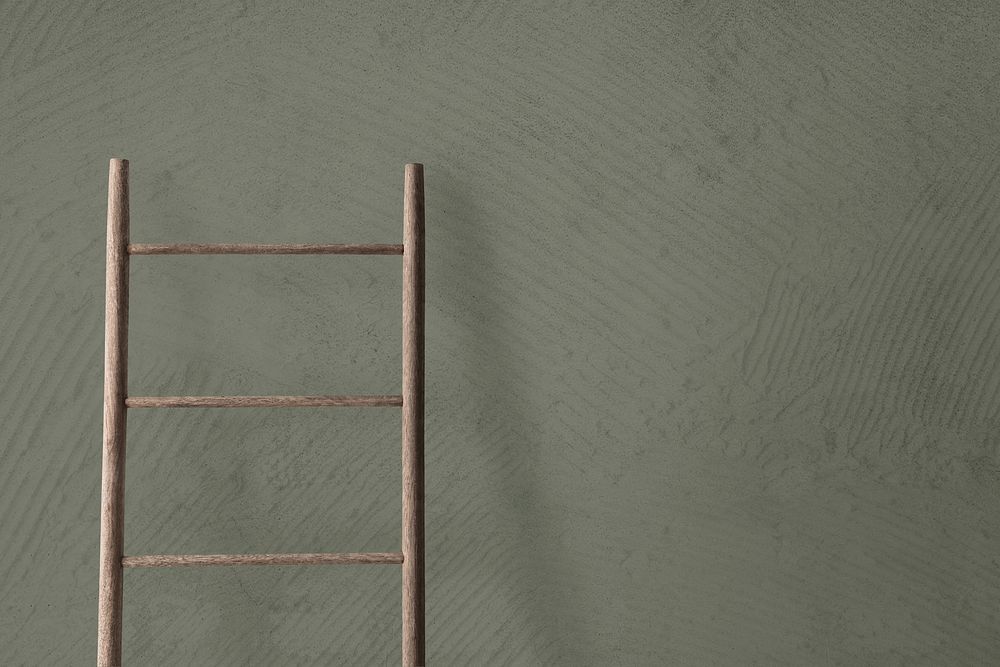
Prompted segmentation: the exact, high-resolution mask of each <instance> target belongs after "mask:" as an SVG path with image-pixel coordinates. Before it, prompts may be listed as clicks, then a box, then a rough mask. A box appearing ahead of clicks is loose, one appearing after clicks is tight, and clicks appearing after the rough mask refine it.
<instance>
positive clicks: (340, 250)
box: [128, 243, 403, 255]
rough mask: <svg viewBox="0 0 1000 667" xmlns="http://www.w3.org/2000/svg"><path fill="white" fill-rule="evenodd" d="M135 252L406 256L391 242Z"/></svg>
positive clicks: (136, 250)
mask: <svg viewBox="0 0 1000 667" xmlns="http://www.w3.org/2000/svg"><path fill="white" fill-rule="evenodd" d="M128 251H129V254H131V255H402V254H403V246H402V245H400V244H390V243H284V244H280V243H279V244H275V243H132V244H129V246H128Z"/></svg>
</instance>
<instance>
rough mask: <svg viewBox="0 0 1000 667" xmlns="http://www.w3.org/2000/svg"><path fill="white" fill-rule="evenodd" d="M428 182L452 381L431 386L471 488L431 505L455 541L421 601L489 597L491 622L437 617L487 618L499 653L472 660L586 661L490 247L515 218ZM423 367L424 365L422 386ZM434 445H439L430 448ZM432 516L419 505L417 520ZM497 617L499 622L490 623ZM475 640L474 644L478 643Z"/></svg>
mask: <svg viewBox="0 0 1000 667" xmlns="http://www.w3.org/2000/svg"><path fill="white" fill-rule="evenodd" d="M428 176H429V178H428V180H427V183H428V197H427V201H428V208H429V209H430V211H429V213H428V243H427V247H428V296H429V299H428V300H429V303H430V304H433V303H434V302H438V303H439V304H440V305H439V306H437V309H438V310H439V312H442V313H444V315H445V318H446V319H447V320H450V323H449V324H448V326H449V327H451V328H452V330H451V331H443V330H442V333H444V335H445V337H446V339H450V340H452V341H453V342H452V347H450V349H449V350H448V355H449V357H450V361H447V364H448V365H447V367H448V368H450V369H451V371H452V373H454V378H453V379H449V381H447V382H438V383H436V386H437V387H452V388H453V390H452V391H453V392H454V393H453V394H452V395H450V396H447V397H446V396H440V397H438V399H437V400H436V401H435V402H436V403H438V405H440V406H441V408H442V409H444V407H445V406H447V408H448V411H450V412H451V414H453V415H455V417H454V418H457V419H458V420H459V422H460V424H461V425H460V426H459V428H462V429H463V431H462V432H463V433H470V434H471V435H472V437H471V438H469V439H468V440H464V439H463V440H462V441H463V442H465V443H466V445H465V447H466V449H465V451H464V453H463V456H464V457H466V460H465V461H463V462H462V465H464V466H467V467H468V468H467V469H468V470H471V471H474V472H473V475H470V476H469V477H468V479H472V480H473V481H471V482H470V483H468V484H464V485H449V486H448V491H447V492H448V494H462V493H465V494H466V495H467V497H464V498H462V497H458V495H453V496H452V497H450V498H448V497H442V498H441V501H442V503H443V507H445V508H454V511H451V512H449V513H448V518H447V519H444V520H442V527H444V528H445V535H444V536H442V537H444V538H445V539H446V540H447V541H448V542H453V543H455V544H460V545H461V546H460V547H459V548H458V549H457V551H458V554H457V555H456V557H454V558H453V560H452V559H447V558H440V559H435V560H439V562H441V563H442V564H443V563H446V562H447V563H448V565H449V569H450V571H448V572H446V571H445V568H444V567H443V566H441V567H440V568H439V574H440V576H441V577H442V579H443V580H445V581H448V580H450V581H451V582H452V583H451V586H453V587H454V588H452V590H442V589H440V588H438V591H437V592H436V595H437V596H438V599H430V598H429V599H428V604H429V605H434V606H437V607H438V608H439V609H443V608H447V607H450V606H452V605H449V604H448V603H449V599H450V598H455V599H459V600H462V599H464V600H466V601H468V600H471V599H474V595H470V592H469V589H470V588H471V589H474V588H480V587H481V588H485V589H486V591H488V592H485V591H482V592H480V593H479V596H480V597H481V598H482V599H490V598H492V599H495V600H497V601H498V602H497V603H495V604H496V605H497V606H490V607H489V609H490V610H491V611H492V613H491V614H490V615H489V616H487V618H491V620H489V621H486V620H484V618H483V617H481V616H478V615H476V614H473V613H470V610H469V609H457V610H456V611H455V612H453V613H454V617H453V618H445V617H444V616H443V615H439V616H438V618H437V621H438V622H441V623H445V624H446V627H449V628H451V630H452V632H453V633H454V632H458V633H468V634H470V635H472V634H474V633H477V632H482V630H483V629H484V628H483V627H482V624H484V623H489V631H490V632H491V634H494V636H495V637H496V639H495V644H493V645H492V646H493V647H494V649H495V650H496V651H498V653H497V654H496V655H492V656H486V655H482V654H477V655H476V657H477V658H478V659H484V658H490V659H492V660H502V661H504V662H508V663H511V662H517V663H521V662H527V663H531V662H537V661H538V660H553V659H557V660H558V661H559V662H560V663H562V664H576V665H583V664H587V658H586V656H587V646H589V642H588V641H587V639H586V637H584V636H583V635H582V632H583V630H582V629H581V628H578V627H574V624H573V621H572V618H571V616H569V615H567V613H566V610H567V609H571V608H572V600H570V599H569V597H570V595H571V593H570V591H569V589H568V588H567V585H568V583H569V581H570V579H571V576H570V574H569V570H570V568H571V564H570V563H568V562H560V561H559V554H560V552H561V550H562V549H561V547H560V545H559V537H558V536H559V534H560V531H561V523H562V521H561V520H560V518H559V517H558V516H555V515H554V514H553V512H552V511H551V508H550V506H548V505H547V504H546V503H545V499H544V497H543V494H542V491H543V489H544V488H545V487H544V486H543V483H545V482H544V480H542V479H541V478H540V476H539V466H538V465H537V462H538V458H539V454H540V453H541V451H542V448H543V447H545V446H546V443H545V442H543V440H542V435H541V431H540V429H539V428H537V426H538V424H537V423H536V422H537V415H534V414H532V413H533V412H534V410H532V409H531V406H530V405H529V403H528V400H529V398H527V397H526V392H525V386H526V384H525V383H526V382H527V381H530V372H531V370H530V363H531V361H530V358H529V357H528V356H526V355H524V354H523V353H522V352H519V348H518V346H517V343H516V342H517V341H519V340H520V339H521V337H522V336H523V332H518V331H516V330H515V329H516V328H517V327H518V326H519V323H518V320H517V318H514V317H511V312H510V309H511V308H512V307H515V305H516V304H514V303H513V301H516V297H515V298H514V299H511V298H508V297H509V296H510V291H509V290H504V289H503V285H504V281H505V280H506V279H507V277H508V276H509V275H510V274H511V272H512V271H515V270H517V269H516V267H510V266H506V265H505V264H504V261H503V260H502V258H501V257H500V256H499V255H498V253H497V248H498V247H499V245H498V244H501V243H506V242H509V241H510V240H511V239H514V238H516V236H515V230H516V229H517V228H518V227H521V226H523V223H518V224H516V225H512V224H510V223H509V221H504V220H502V219H501V218H500V214H498V213H496V212H492V211H487V210H484V209H483V208H481V207H480V206H479V205H478V204H477V203H476V202H475V201H474V200H473V199H472V198H471V197H470V196H469V193H474V192H476V186H475V185H473V184H470V183H469V182H467V181H465V180H463V179H462V178H461V177H456V176H455V174H452V173H448V172H447V171H445V170H442V169H434V171H433V172H431V173H430V174H429V175H428ZM429 347H430V348H431V349H430V351H433V347H432V346H429ZM432 363H433V360H432ZM434 372H435V369H434V366H433V365H431V364H429V365H428V376H429V378H428V379H431V378H430V375H431V374H433V373H434ZM456 406H461V407H460V408H459V409H458V410H456ZM456 426H457V425H456ZM435 446H440V445H439V444H435V443H430V447H435ZM430 447H429V453H431V454H432V453H433V451H432V450H431V449H430ZM459 460H460V459H459V458H458V457H456V456H454V454H452V455H451V456H447V455H445V454H443V453H442V454H440V455H439V457H438V456H429V457H428V461H429V462H437V461H440V465H445V466H447V468H453V466H455V465H456V463H458V461H459ZM433 465H435V463H429V464H428V479H429V481H430V480H433V479H434V478H437V479H447V477H448V473H446V472H443V471H440V470H439V471H437V472H436V471H435V469H434V468H432V467H431V466H433ZM447 468H446V470H447ZM473 476H474V479H473ZM442 511H444V510H438V511H435V509H434V508H429V509H428V514H429V515H431V516H433V515H434V514H439V512H442ZM439 516H440V514H439ZM485 531H489V532H488V533H487V532H485ZM448 535H453V536H456V538H455V539H454V540H451V539H450V538H448V537H447V536H448ZM431 539H432V540H433V539H434V536H433V535H432V536H431ZM470 556H471V558H470ZM459 572H460V573H461V575H456V573H459ZM431 591H434V585H433V583H432V584H431ZM439 605H440V606H439ZM459 606H461V605H459ZM484 613H485V612H484ZM498 613H499V614H502V615H504V617H501V618H497V617H496V616H495V614H498ZM463 626H464V627H463ZM497 627H499V628H501V632H500V633H497V632H496V631H495V629H496V628H497ZM498 635H499V636H498ZM452 636H453V637H454V635H452ZM473 642H474V643H475V642H476V640H473ZM449 643H451V645H456V644H457V645H462V644H463V643H464V642H461V641H459V640H457V639H453V640H451V641H450V642H449ZM479 643H480V646H482V640H481V639H480V640H479ZM519 643H520V644H521V645H518V644H519ZM487 645H489V644H487ZM483 648H485V647H483ZM457 657H459V658H468V657H472V656H457Z"/></svg>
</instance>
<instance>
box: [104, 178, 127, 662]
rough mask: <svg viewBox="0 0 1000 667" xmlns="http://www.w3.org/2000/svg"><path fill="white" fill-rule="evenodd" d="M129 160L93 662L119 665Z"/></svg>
mask: <svg viewBox="0 0 1000 667" xmlns="http://www.w3.org/2000/svg"><path fill="white" fill-rule="evenodd" d="M128 180H129V179H128V160H121V159H113V160H111V164H110V168H109V173H108V239H107V260H106V261H107V268H106V282H105V302H104V445H103V455H102V460H101V553H100V579H99V583H98V591H99V592H98V610H97V617H98V627H97V664H98V665H99V667H116V666H118V665H121V651H122V564H121V563H122V548H123V540H124V527H125V526H124V524H125V494H124V491H125V488H124V485H125V394H126V391H127V385H128V369H127V364H128V252H127V246H128V227H129V192H128V189H129V188H128Z"/></svg>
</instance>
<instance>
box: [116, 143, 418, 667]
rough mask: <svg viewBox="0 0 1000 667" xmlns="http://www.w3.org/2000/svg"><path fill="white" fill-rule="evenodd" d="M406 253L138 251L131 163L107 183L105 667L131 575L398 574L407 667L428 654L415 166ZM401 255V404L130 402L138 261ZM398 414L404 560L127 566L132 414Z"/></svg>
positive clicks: (347, 400)
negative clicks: (332, 568) (241, 568)
mask: <svg viewBox="0 0 1000 667" xmlns="http://www.w3.org/2000/svg"><path fill="white" fill-rule="evenodd" d="M403 185H404V187H403V243H402V244H401V245H393V244H282V245H275V244H229V243H226V244H150V243H129V176H128V160H123V159H112V160H111V166H110V173H109V176H108V247H107V283H106V289H107V292H106V300H105V329H104V452H103V458H102V463H101V465H102V469H101V557H100V559H101V564H100V568H101V569H100V591H99V604H98V632H97V664H98V665H99V666H102V667H112V666H115V667H117V666H118V665H121V653H122V573H123V568H126V567H173V566H200V565H311V564H327V563H330V564H394V565H402V570H403V582H402V589H403V633H402V635H403V647H402V655H403V665H423V664H424V662H425V657H424V656H425V652H424V170H423V165H421V164H416V163H413V164H407V165H406V168H405V173H404V184H403ZM230 254H235V255H259V254H262V255H285V254H287V255H301V254H325V255H402V256H403V379H402V394H398V395H380V396H368V395H365V396H342V395H341V396H130V395H129V394H128V391H127V386H128V385H127V377H128V372H127V371H128V368H127V367H128V276H129V257H130V256H132V255H230ZM314 406H334V407H336V406H366V407H377V406H395V407H401V408H402V413H403V416H402V430H403V452H402V457H403V458H402V473H403V474H402V477H403V526H402V550H401V551H397V552H389V553H289V554H244V555H204V554H202V555H156V556H126V555H125V552H124V518H125V512H124V508H125V506H124V491H125V486H124V480H125V414H126V411H127V410H128V408H178V407H216V408H240V407H314Z"/></svg>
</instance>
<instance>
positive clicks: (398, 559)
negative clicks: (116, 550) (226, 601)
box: [122, 551, 403, 567]
mask: <svg viewBox="0 0 1000 667" xmlns="http://www.w3.org/2000/svg"><path fill="white" fill-rule="evenodd" d="M402 562H403V554H402V553H400V552H398V551H392V552H386V553H345V554H239V555H228V554H197V555H187V556H125V557H123V558H122V567H198V566H202V565H364V564H375V565H379V564H386V565H393V564H395V565H399V564H401V563H402Z"/></svg>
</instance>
